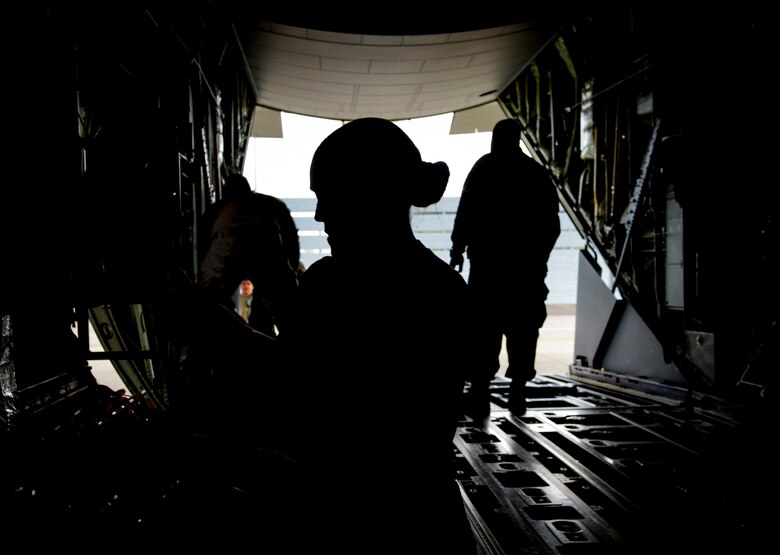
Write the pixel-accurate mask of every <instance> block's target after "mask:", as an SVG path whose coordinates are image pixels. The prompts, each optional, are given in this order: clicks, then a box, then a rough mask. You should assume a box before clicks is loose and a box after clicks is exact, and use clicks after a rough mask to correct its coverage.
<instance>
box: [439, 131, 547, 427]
mask: <svg viewBox="0 0 780 555" xmlns="http://www.w3.org/2000/svg"><path fill="white" fill-rule="evenodd" d="M560 233H561V226H560V220H559V217H558V196H557V194H556V191H555V185H554V183H553V182H552V179H551V178H550V176H549V175H548V173H547V171H546V170H545V168H544V167H542V166H541V165H540V164H538V163H537V162H536V161H534V160H533V159H532V158H530V157H529V156H527V155H526V154H525V153H524V152H523V151H522V149H521V148H520V125H519V123H518V122H517V121H515V120H513V119H506V120H502V121H500V122H498V123H497V124H496V125H495V127H494V128H493V137H492V142H491V147H490V152H489V153H488V154H485V155H484V156H482V157H481V158H479V159H478V160H477V161H476V163H475V164H474V166H473V167H472V169H471V171H470V172H469V174H468V176H467V177H466V181H465V183H464V184H463V192H462V194H461V198H460V203H459V205H458V211H457V214H456V217H455V223H454V226H453V230H452V250H451V251H450V257H451V258H450V265H451V266H452V267H453V268H456V269H458V270H459V271H462V269H463V263H464V252H466V253H467V255H468V258H469V263H470V271H469V277H468V283H469V287H470V289H471V291H472V293H473V295H474V298H475V302H476V304H477V310H478V311H479V313H480V325H481V329H480V334H481V340H480V341H479V344H480V345H481V348H482V349H484V352H483V354H482V356H481V362H480V363H479V367H478V368H477V369H476V371H475V372H474V374H473V375H472V376H471V377H470V379H469V381H470V382H471V386H470V389H469V394H468V399H469V400H468V402H467V412H468V413H469V414H470V415H471V416H473V417H477V418H484V417H486V416H488V415H489V414H490V393H489V387H490V382H491V381H492V379H493V378H494V377H495V375H496V372H497V371H498V369H499V367H500V363H499V355H500V353H501V348H502V343H503V340H504V338H506V349H507V357H508V361H509V365H508V368H507V371H506V376H507V378H510V379H511V385H510V390H509V409H510V410H511V411H512V412H513V413H515V414H523V413H524V412H525V410H526V390H525V384H526V382H528V381H530V380H532V379H533V378H534V376H535V375H536V369H535V361H536V344H537V341H538V338H539V329H540V328H541V327H542V324H543V323H544V321H545V319H546V318H547V308H546V306H545V301H546V299H547V294H548V292H549V291H548V289H547V286H546V285H545V278H546V276H547V261H548V259H549V256H550V253H551V252H552V249H553V246H554V245H555V242H556V240H557V239H558V236H559V235H560Z"/></svg>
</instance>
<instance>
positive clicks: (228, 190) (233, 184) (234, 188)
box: [222, 173, 252, 199]
mask: <svg viewBox="0 0 780 555" xmlns="http://www.w3.org/2000/svg"><path fill="white" fill-rule="evenodd" d="M251 192H252V187H251V186H250V185H249V181H247V179H246V177H244V176H243V175H241V174H240V173H234V174H231V175H229V176H227V177H226V178H225V182H224V183H223V184H222V198H225V199H232V198H236V197H240V196H243V195H246V194H248V193H251Z"/></svg>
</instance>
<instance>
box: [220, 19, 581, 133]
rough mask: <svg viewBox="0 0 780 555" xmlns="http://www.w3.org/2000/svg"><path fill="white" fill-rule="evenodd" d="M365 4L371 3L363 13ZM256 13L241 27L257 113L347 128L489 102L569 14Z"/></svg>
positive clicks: (239, 23) (239, 22)
mask: <svg viewBox="0 0 780 555" xmlns="http://www.w3.org/2000/svg"><path fill="white" fill-rule="evenodd" d="M366 6H368V5H366ZM333 10H334V8H333V7H331V8H329V11H327V12H326V11H324V10H323V13H321V14H316V13H312V12H311V10H309V9H307V14H306V15H302V16H297V15H291V14H278V13H277V14H267V13H261V12H257V13H254V12H252V11H251V10H249V11H246V12H244V13H242V14H241V16H240V17H237V18H236V19H235V21H236V31H237V34H238V36H239V40H240V42H241V45H242V48H243V49H244V53H245V56H246V59H247V63H248V69H249V71H250V73H251V75H252V77H253V79H254V84H255V87H256V92H257V104H258V106H261V107H265V108H269V109H271V110H278V111H285V112H291V113H296V114H301V115H307V116H314V117H321V118H328V119H338V120H351V119H355V118H359V117H366V116H378V117H383V118H387V119H391V120H400V119H412V118H419V117H425V116H432V115H438V114H444V113H448V112H458V111H461V110H465V109H469V108H474V107H479V106H481V105H486V104H488V103H493V101H495V99H496V98H497V96H498V94H499V93H500V92H501V91H502V89H504V88H505V87H506V86H507V85H508V84H509V83H510V82H511V81H512V80H513V79H514V77H515V76H516V75H517V74H518V73H519V72H520V71H521V70H523V69H524V68H525V67H526V66H527V65H528V63H529V62H530V61H531V60H532V59H533V58H534V56H535V55H536V54H537V53H538V52H539V51H540V50H541V49H542V48H543V47H544V46H545V44H547V43H548V42H549V41H550V40H551V39H552V38H553V37H554V36H555V34H556V33H557V31H558V29H559V28H560V26H561V25H562V23H563V22H564V20H565V19H566V15H567V12H566V11H565V10H559V9H558V10H552V9H549V8H548V9H546V10H542V9H540V8H533V9H532V8H527V9H526V10H525V11H523V9H516V10H514V13H513V14H512V15H511V16H501V15H492V16H487V15H480V14H475V13H460V14H458V15H450V14H447V15H446V16H444V17H441V18H440V19H435V18H433V17H432V16H431V17H429V18H406V19H404V18H403V17H400V16H392V15H391V16H387V15H385V14H382V15H377V16H374V17H373V18H372V17H364V18H363V19H357V20H355V19H350V20H344V19H343V18H339V17H337V16H336V15H334V14H333V13H332V12H333Z"/></svg>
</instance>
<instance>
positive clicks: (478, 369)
mask: <svg viewBox="0 0 780 555" xmlns="http://www.w3.org/2000/svg"><path fill="white" fill-rule="evenodd" d="M502 341H503V334H502V333H501V329H500V328H499V327H498V326H496V325H494V324H491V323H487V324H484V325H482V327H481V328H480V331H479V336H478V337H477V338H475V343H474V345H473V346H472V348H473V351H474V359H473V364H474V369H473V372H472V373H471V376H470V377H469V384H470V385H469V392H468V395H467V403H466V413H467V414H468V415H469V416H471V417H472V418H485V417H487V416H489V415H490V382H492V381H493V378H494V377H495V375H496V372H498V369H499V367H500V362H499V355H500V354H501V344H502Z"/></svg>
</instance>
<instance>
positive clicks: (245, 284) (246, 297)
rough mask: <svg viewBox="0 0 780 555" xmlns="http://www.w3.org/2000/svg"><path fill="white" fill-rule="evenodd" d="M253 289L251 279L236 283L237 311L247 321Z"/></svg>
mask: <svg viewBox="0 0 780 555" xmlns="http://www.w3.org/2000/svg"><path fill="white" fill-rule="evenodd" d="M254 289H255V286H254V285H253V284H252V280H251V279H245V280H242V281H241V283H240V284H239V285H238V313H239V314H240V315H241V317H242V318H243V319H244V321H245V322H247V323H249V321H250V320H249V318H250V316H251V315H252V292H253V291H254Z"/></svg>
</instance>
